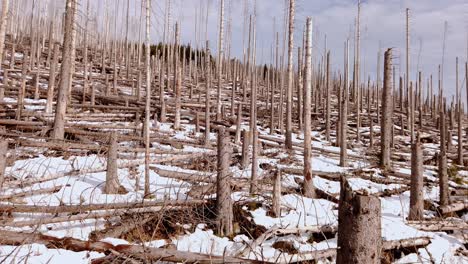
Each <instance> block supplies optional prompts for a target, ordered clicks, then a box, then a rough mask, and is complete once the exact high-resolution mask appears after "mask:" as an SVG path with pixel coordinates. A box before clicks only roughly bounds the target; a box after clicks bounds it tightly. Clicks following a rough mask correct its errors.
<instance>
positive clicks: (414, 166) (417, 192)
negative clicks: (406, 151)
mask: <svg viewBox="0 0 468 264" xmlns="http://www.w3.org/2000/svg"><path fill="white" fill-rule="evenodd" d="M423 172H424V168H423V150H422V146H421V142H420V141H419V137H418V140H416V142H414V143H413V144H412V146H411V191H410V211H409V215H408V220H421V219H422V218H423V217H424V215H423V213H424V194H423V190H424V189H423V188H424V186H423V177H424V175H423Z"/></svg>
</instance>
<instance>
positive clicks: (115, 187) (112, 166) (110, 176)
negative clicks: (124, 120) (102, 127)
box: [104, 132, 120, 194]
mask: <svg viewBox="0 0 468 264" xmlns="http://www.w3.org/2000/svg"><path fill="white" fill-rule="evenodd" d="M117 137H118V135H117V133H116V132H112V133H111V134H110V137H109V149H108V150H107V171H106V186H105V187H104V193H106V194H118V193H119V188H120V182H119V177H118V176H119V175H118V167H117V154H118V153H117V152H118V143H117Z"/></svg>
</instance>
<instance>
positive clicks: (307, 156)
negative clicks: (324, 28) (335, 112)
mask: <svg viewBox="0 0 468 264" xmlns="http://www.w3.org/2000/svg"><path fill="white" fill-rule="evenodd" d="M304 72H305V74H304V75H305V78H306V82H305V83H306V84H305V87H304V90H305V96H304V195H305V196H306V197H309V198H313V197H315V188H314V183H313V180H312V145H311V144H312V138H311V134H312V133H311V126H312V122H311V121H312V120H311V114H312V111H311V89H312V19H311V18H310V17H308V18H307V22H306V47H305V69H304Z"/></svg>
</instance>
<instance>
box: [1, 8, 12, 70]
mask: <svg viewBox="0 0 468 264" xmlns="http://www.w3.org/2000/svg"><path fill="white" fill-rule="evenodd" d="M9 3H10V0H3V1H2V17H1V18H0V69H1V68H2V64H3V51H4V50H5V33H6V27H7V22H8V6H9ZM14 56H15V54H11V57H12V58H13V57H14Z"/></svg>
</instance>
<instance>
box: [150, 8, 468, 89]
mask: <svg viewBox="0 0 468 264" xmlns="http://www.w3.org/2000/svg"><path fill="white" fill-rule="evenodd" d="M153 1H154V2H155V4H157V6H155V7H153V9H155V10H158V11H156V13H158V12H162V11H163V10H164V1H155V0H153ZM156 2H157V3H156ZM219 2H220V0H211V6H210V13H209V14H210V16H209V29H208V30H209V39H210V41H211V48H212V50H213V51H215V50H216V48H217V43H216V40H217V30H218V24H219V23H218V14H219V8H218V7H219ZM243 2H244V0H226V19H228V14H229V7H231V8H232V32H233V36H232V47H233V48H232V49H233V51H232V52H233V54H234V55H235V56H238V57H239V56H241V55H242V50H243V37H242V34H243V21H244V18H243V17H244V16H243V6H244V5H243ZM249 2H250V3H251V4H250V12H253V1H249ZM283 2H284V1H283V0H257V38H258V42H257V56H258V60H259V61H260V60H261V61H262V62H266V63H268V62H269V61H270V48H271V45H272V44H273V43H274V40H273V35H274V21H275V20H276V30H279V31H280V33H281V32H282V26H281V25H282V23H283V17H284V4H283ZM204 3H205V0H173V12H174V16H173V19H178V20H180V21H181V24H182V39H183V40H184V41H185V42H189V41H192V43H193V42H194V39H195V33H194V29H195V23H194V21H195V16H196V13H197V11H196V10H200V6H201V5H204ZM155 4H153V5H155ZM406 8H410V12H411V18H410V24H411V38H410V39H411V50H410V56H411V67H410V70H411V73H410V75H411V77H412V78H413V79H414V78H415V76H416V74H417V71H418V70H421V71H422V72H423V74H424V75H425V76H428V75H429V74H431V73H432V74H434V80H436V78H437V67H438V65H439V64H441V63H442V47H443V35H444V23H445V21H447V23H448V31H447V38H446V52H445V70H444V72H445V77H444V79H445V81H444V88H445V90H447V92H453V91H454V90H455V58H456V57H457V56H458V57H459V60H460V81H459V83H460V84H463V90H465V81H464V80H465V76H464V71H465V67H464V62H465V61H466V60H467V52H468V48H467V45H468V1H466V0H412V1H403V0H370V1H363V3H362V23H361V31H362V33H361V34H362V42H361V43H362V45H361V55H362V57H361V60H362V72H361V74H362V77H363V78H364V77H365V78H366V79H367V77H366V76H368V75H371V78H374V76H375V73H376V71H377V70H376V67H377V66H376V65H377V53H378V50H379V47H381V48H382V49H383V50H385V49H387V48H389V47H392V48H395V55H394V56H395V60H394V63H395V64H396V66H397V72H398V71H399V68H400V66H401V71H402V74H403V73H404V72H405V67H406V65H405V60H404V58H405V10H406ZM159 10H161V11H159ZM198 12H200V11H198ZM161 14H162V13H161ZM356 15H357V0H297V1H296V18H295V26H296V30H295V36H294V37H295V43H294V44H295V46H296V47H297V45H298V44H301V43H302V29H303V27H304V24H305V19H306V17H307V16H310V17H312V20H313V25H314V34H313V40H314V50H313V53H314V54H315V56H316V58H317V57H319V56H322V54H323V52H324V49H325V40H324V39H325V38H324V36H325V34H326V36H327V46H328V49H330V50H331V54H332V63H333V66H332V67H333V69H335V70H338V69H340V70H341V69H342V68H343V43H344V41H345V40H346V38H347V37H350V38H351V42H352V43H353V35H352V33H351V35H350V31H351V30H353V29H352V27H353V25H354V20H355V18H356ZM161 21H162V20H161ZM155 38H156V39H158V34H157V33H155ZM280 39H281V37H280ZM351 51H352V47H351ZM400 59H401V63H400ZM435 84H436V83H435ZM465 93H466V91H463V94H465ZM463 98H465V96H464V97H463Z"/></svg>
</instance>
